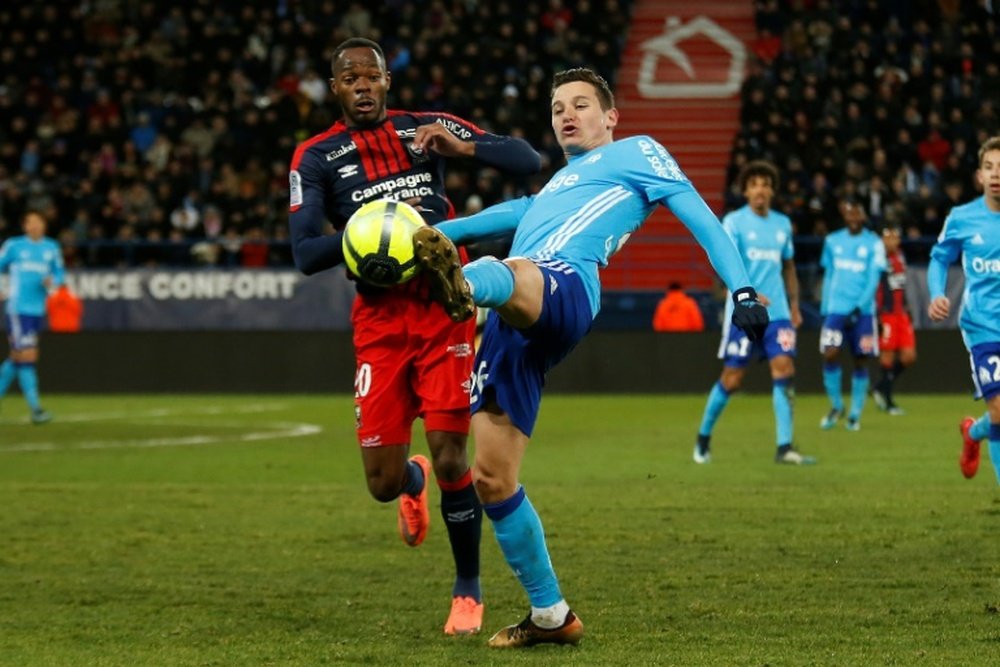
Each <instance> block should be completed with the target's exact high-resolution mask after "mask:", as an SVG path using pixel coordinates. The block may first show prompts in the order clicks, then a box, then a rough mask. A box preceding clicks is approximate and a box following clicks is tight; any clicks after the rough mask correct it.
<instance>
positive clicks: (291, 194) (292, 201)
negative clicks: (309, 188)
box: [288, 169, 302, 207]
mask: <svg viewBox="0 0 1000 667" xmlns="http://www.w3.org/2000/svg"><path fill="white" fill-rule="evenodd" d="M288 205H289V206H291V207H295V206H302V175H301V174H299V172H298V170H296V169H292V170H291V171H290V172H289V173H288Z"/></svg>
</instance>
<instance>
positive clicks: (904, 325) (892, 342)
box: [878, 312, 917, 352]
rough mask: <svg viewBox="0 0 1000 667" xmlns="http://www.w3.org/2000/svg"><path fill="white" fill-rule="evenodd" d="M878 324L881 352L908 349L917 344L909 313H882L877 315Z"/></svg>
mask: <svg viewBox="0 0 1000 667" xmlns="http://www.w3.org/2000/svg"><path fill="white" fill-rule="evenodd" d="M879 325H880V330H881V334H880V336H879V343H878V345H879V349H881V350H882V351H883V352H886V351H889V352H891V351H895V350H908V349H913V348H915V347H916V346H917V338H916V336H915V335H914V333H913V322H912V321H910V314H909V313H907V312H901V313H883V314H881V315H879Z"/></svg>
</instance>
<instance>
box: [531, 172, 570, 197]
mask: <svg viewBox="0 0 1000 667" xmlns="http://www.w3.org/2000/svg"><path fill="white" fill-rule="evenodd" d="M579 180H580V175H579V174H561V175H559V176H556V177H555V178H553V179H552V180H551V181H549V182H548V183H546V184H545V187H544V188H542V189H541V190H540V191H539V193H538V196H539V197H541V196H542V195H544V194H545V193H546V192H555V191H556V190H558V189H559V188H561V187H567V188H571V187H573V186H574V185H576V184H577V181H579Z"/></svg>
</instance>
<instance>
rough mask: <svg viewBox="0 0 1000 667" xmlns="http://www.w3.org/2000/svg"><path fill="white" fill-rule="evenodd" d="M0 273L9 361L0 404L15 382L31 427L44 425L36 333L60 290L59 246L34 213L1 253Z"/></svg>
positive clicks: (1, 374)
mask: <svg viewBox="0 0 1000 667" xmlns="http://www.w3.org/2000/svg"><path fill="white" fill-rule="evenodd" d="M0 273H6V274H7V290H8V294H7V307H6V308H5V309H4V312H5V315H6V321H7V340H8V341H9V343H10V356H8V357H7V359H6V360H5V361H4V362H3V364H0V398H3V396H4V394H6V393H7V390H8V389H10V386H11V384H13V382H14V380H15V379H16V380H17V382H18V384H19V385H20V387H21V393H22V394H24V399H25V400H26V401H27V402H28V407H29V408H31V422H32V423H33V424H44V423H46V422H49V421H52V415H51V414H50V413H49V412H48V411H47V410H44V409H43V408H42V405H41V402H40V400H39V397H38V374H37V372H36V370H35V366H36V364H37V363H38V333H39V331H40V330H41V328H42V321H43V320H44V319H45V299H46V297H47V296H48V293H49V290H50V289H53V288H55V287H58V286H60V285H62V284H63V280H64V276H63V257H62V251H61V250H60V248H59V244H58V243H56V242H55V241H54V240H53V239H50V238H47V237H46V236H45V218H43V217H42V216H41V214H39V213H36V212H34V211H30V212H28V213H27V214H26V215H25V216H24V235H23V236H14V237H12V238H10V239H8V240H7V241H6V242H5V243H4V244H3V246H2V247H0Z"/></svg>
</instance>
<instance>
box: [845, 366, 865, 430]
mask: <svg viewBox="0 0 1000 667" xmlns="http://www.w3.org/2000/svg"><path fill="white" fill-rule="evenodd" d="M867 398H868V369H867V368H855V369H854V374H853V375H851V414H850V415H848V416H849V417H853V418H854V419H861V411H862V410H863V409H864V407H865V399H867Z"/></svg>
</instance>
